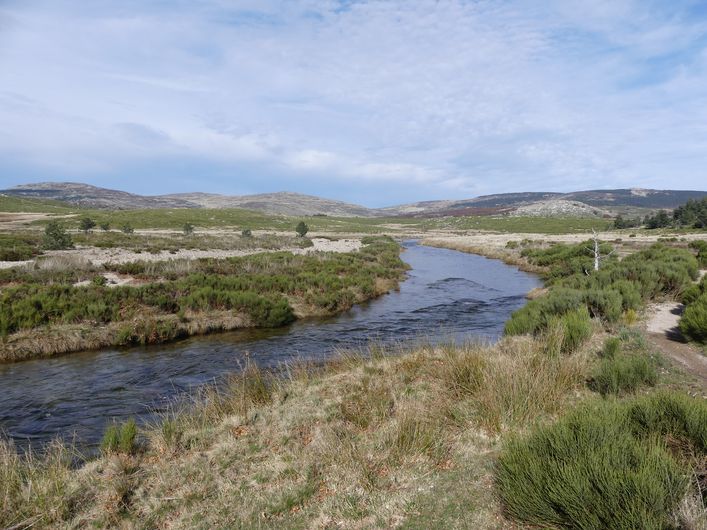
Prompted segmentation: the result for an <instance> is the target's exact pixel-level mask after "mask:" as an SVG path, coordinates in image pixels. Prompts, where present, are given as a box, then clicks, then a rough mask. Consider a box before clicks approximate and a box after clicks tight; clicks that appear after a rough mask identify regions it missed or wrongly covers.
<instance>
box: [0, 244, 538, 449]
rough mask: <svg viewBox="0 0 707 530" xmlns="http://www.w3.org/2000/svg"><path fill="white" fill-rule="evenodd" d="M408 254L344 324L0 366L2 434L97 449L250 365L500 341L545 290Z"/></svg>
mask: <svg viewBox="0 0 707 530" xmlns="http://www.w3.org/2000/svg"><path fill="white" fill-rule="evenodd" d="M404 246H405V251H404V252H403V254H402V258H403V260H404V261H406V262H407V263H408V264H409V265H410V266H411V267H412V269H411V270H410V271H409V277H408V279H407V280H405V281H404V282H403V283H402V284H401V285H400V290H399V291H393V292H391V293H390V294H388V295H385V296H382V297H380V298H378V299H376V300H373V301H371V302H368V303H366V304H361V305H358V306H356V307H354V308H353V309H352V310H350V311H348V312H347V313H345V314H342V315H339V316H336V317H332V318H327V319H307V320H300V321H297V322H295V323H293V324H292V325H290V326H287V327H284V328H279V329H276V330H242V331H236V332H229V333H222V334H214V335H210V336H202V337H193V338H191V339H188V340H184V341H181V342H176V343H172V344H167V345H158V346H146V347H133V348H125V349H111V350H103V351H99V352H83V353H74V354H70V355H65V356H61V357H56V358H52V359H38V360H33V361H25V362H21V363H15V364H6V365H0V431H3V432H4V433H5V435H7V436H9V437H11V438H13V439H14V440H16V442H17V443H18V444H19V445H21V446H26V445H28V444H31V445H32V446H33V447H39V446H41V445H42V444H44V443H46V442H47V441H49V440H51V439H52V438H56V437H60V438H63V439H72V438H74V439H75V441H76V442H77V444H78V445H79V446H84V447H91V446H92V445H95V444H96V443H97V442H98V440H100V438H101V436H102V433H103V431H104V429H105V426H106V424H107V423H109V422H111V421H113V420H123V419H126V418H128V417H130V416H134V417H137V418H138V419H140V420H142V421H145V420H147V419H149V418H151V417H153V416H154V414H155V413H157V412H159V411H160V410H163V409H164V408H165V407H166V406H168V405H169V404H170V403H173V402H174V400H175V398H177V397H178V396H179V395H180V394H183V393H185V392H189V391H191V390H193V389H194V388H196V387H199V386H201V385H203V384H205V383H209V382H213V381H218V380H219V378H222V377H223V376H224V375H227V374H229V373H233V372H235V371H237V370H239V369H240V367H241V366H242V365H243V363H244V361H245V359H246V356H249V357H250V358H251V359H252V360H254V361H255V362H257V363H258V364H259V365H261V366H263V367H268V368H275V367H277V366H278V365H281V364H282V363H283V362H285V361H288V360H293V359H298V358H299V359H308V360H315V361H318V360H324V359H326V358H327V357H330V356H332V355H334V354H336V352H337V351H340V350H342V349H351V348H358V347H361V346H365V345H366V344H367V343H369V341H378V342H383V343H385V342H400V341H414V340H421V339H424V340H426V341H431V342H438V341H450V340H454V341H464V340H468V339H471V338H476V337H478V338H482V339H486V340H495V339H497V338H498V337H499V336H500V334H501V333H502V331H503V324H504V322H505V321H506V320H507V319H508V317H509V316H510V314H511V312H513V311H514V310H516V309H518V308H519V307H521V306H522V305H523V304H524V303H525V298H524V295H525V293H527V292H528V291H529V290H531V289H533V288H534V287H538V286H540V285H541V282H540V280H539V279H537V278H536V277H534V276H532V275H530V274H527V273H525V272H522V271H519V270H517V269H515V268H513V267H510V266H508V265H505V264H504V263H502V262H500V261H498V260H491V259H487V258H484V257H481V256H477V255H473V254H465V253H462V252H457V251H453V250H446V249H439V248H432V247H425V246H420V245H418V244H416V243H415V242H412V241H410V242H406V243H405V244H404Z"/></svg>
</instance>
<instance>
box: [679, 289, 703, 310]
mask: <svg viewBox="0 0 707 530" xmlns="http://www.w3.org/2000/svg"><path fill="white" fill-rule="evenodd" d="M700 295H702V289H701V288H700V286H699V285H691V286H690V287H688V288H687V289H685V290H684V291H683V293H682V297H681V299H680V301H681V302H682V303H683V304H685V305H689V304H691V303H692V302H694V301H696V300H697V299H698V298H699V297H700Z"/></svg>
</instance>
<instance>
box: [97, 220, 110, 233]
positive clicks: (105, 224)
mask: <svg viewBox="0 0 707 530" xmlns="http://www.w3.org/2000/svg"><path fill="white" fill-rule="evenodd" d="M99 226H100V227H101V230H103V231H104V232H107V231H108V230H110V223H109V222H108V221H104V222H102V223H101V224H100V225H99Z"/></svg>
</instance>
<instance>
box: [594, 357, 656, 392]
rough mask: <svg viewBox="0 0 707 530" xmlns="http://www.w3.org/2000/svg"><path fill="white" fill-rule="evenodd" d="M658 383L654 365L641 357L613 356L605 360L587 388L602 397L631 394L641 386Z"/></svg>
mask: <svg viewBox="0 0 707 530" xmlns="http://www.w3.org/2000/svg"><path fill="white" fill-rule="evenodd" d="M657 381H658V371H657V370H656V367H655V364H654V363H653V362H652V361H651V360H650V359H649V358H648V357H646V356H643V355H615V356H614V357H610V358H605V359H603V360H602V361H601V364H600V365H599V367H598V368H597V370H596V371H595V373H594V375H593V377H592V379H591V381H590V384H589V387H590V388H591V389H592V390H594V391H595V392H599V393H600V394H601V395H602V396H606V395H609V394H611V395H620V394H628V393H633V392H635V391H636V390H638V388H639V387H640V386H641V385H648V386H653V385H655V384H656V382H657Z"/></svg>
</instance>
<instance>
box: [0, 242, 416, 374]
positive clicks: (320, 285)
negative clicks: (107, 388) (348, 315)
mask: <svg viewBox="0 0 707 530" xmlns="http://www.w3.org/2000/svg"><path fill="white" fill-rule="evenodd" d="M332 243H334V244H336V245H338V247H337V248H338V249H340V250H349V249H350V248H353V247H352V245H351V244H350V243H348V242H344V243H341V242H332ZM363 243H365V245H364V246H363V247H362V248H361V249H360V250H358V251H354V252H339V253H335V252H319V253H310V252H304V251H303V252H301V253H298V254H294V253H292V252H273V253H261V254H255V255H248V256H240V257H222V258H220V259H215V258H209V259H205V258H202V259H192V260H169V261H145V260H141V261H133V262H127V263H125V262H110V263H105V264H103V265H102V266H101V267H100V268H97V267H96V266H95V265H94V264H92V263H89V264H88V265H86V266H83V267H77V266H75V265H76V263H75V262H73V261H70V262H67V264H66V266H64V265H61V266H54V267H51V268H43V269H27V270H20V269H11V270H8V271H4V272H3V276H2V281H3V286H2V289H1V292H0V310H1V312H0V328H1V329H2V332H3V342H2V344H1V345H0V361H4V362H9V361H19V360H26V359H31V358H36V357H47V356H53V355H58V354H63V353H70V352H74V351H81V350H90V349H99V348H104V347H108V346H124V345H130V344H157V343H163V342H168V341H173V340H176V339H180V338H184V337H188V336H193V335H199V334H205V333H211V332H216V331H229V330H234V329H239V328H245V327H278V326H281V325H284V324H287V323H289V322H292V321H293V320H294V319H302V318H308V317H312V316H328V315H334V314H337V313H340V312H343V311H346V310H347V309H349V308H351V307H352V306H353V305H354V304H357V303H361V302H364V301H366V300H370V299H373V298H375V297H378V296H380V295H382V294H384V293H386V292H389V291H390V290H391V289H395V288H396V287H397V286H398V284H399V282H400V281H401V280H402V279H403V278H404V276H405V270H406V267H405V265H404V263H403V262H402V261H401V260H400V258H399V253H400V250H401V249H400V247H399V245H398V244H397V243H395V242H394V241H393V240H391V239H389V238H383V237H378V238H376V237H369V238H366V239H364V240H363ZM307 250H308V249H307ZM107 274H111V275H113V276H115V277H118V278H121V279H125V278H126V277H129V278H131V281H130V282H128V281H125V282H122V283H123V285H110V284H108V283H107V281H106V275H107ZM128 283H133V285H127V284H128Z"/></svg>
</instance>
